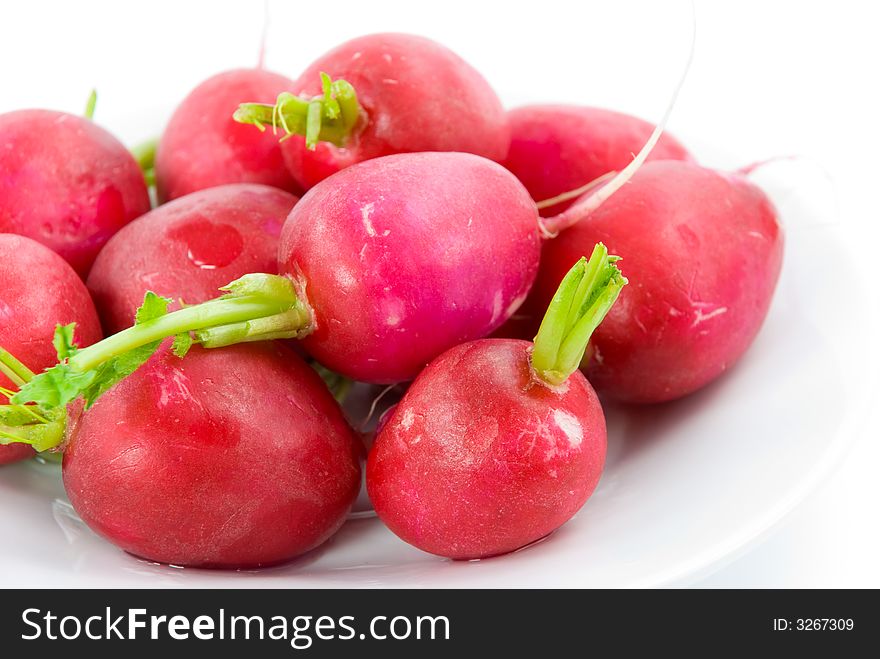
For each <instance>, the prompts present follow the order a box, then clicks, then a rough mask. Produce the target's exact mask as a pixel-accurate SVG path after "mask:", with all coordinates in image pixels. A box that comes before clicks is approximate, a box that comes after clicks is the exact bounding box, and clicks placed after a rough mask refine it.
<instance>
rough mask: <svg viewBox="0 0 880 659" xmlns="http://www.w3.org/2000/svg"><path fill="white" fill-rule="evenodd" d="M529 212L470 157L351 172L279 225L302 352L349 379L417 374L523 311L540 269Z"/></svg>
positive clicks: (429, 157) (282, 267)
mask: <svg viewBox="0 0 880 659" xmlns="http://www.w3.org/2000/svg"><path fill="white" fill-rule="evenodd" d="M537 219H538V215H537V210H536V209H535V205H534V203H533V202H532V201H531V199H530V198H529V196H528V193H527V192H526V190H525V189H524V188H523V187H522V185H521V184H520V183H519V182H518V181H517V180H516V178H514V177H513V176H512V175H511V174H510V173H509V172H507V171H505V170H504V169H503V168H502V167H501V166H499V165H496V164H495V163H493V162H491V161H489V160H486V159H485V158H480V157H478V156H473V155H469V154H462V153H420V154H401V155H396V156H387V157H385V158H379V159H375V160H370V161H367V162H364V163H361V164H359V165H356V166H353V167H349V168H347V169H345V170H343V171H341V172H339V173H338V174H336V175H334V176H333V177H332V178H330V179H327V180H326V181H324V182H322V183H321V184H319V185H318V186H316V187H314V188H313V189H312V190H311V191H310V192H308V193H307V194H306V195H305V196H304V197H303V199H302V201H300V203H299V204H297V205H296V206H295V207H294V209H293V211H292V212H291V214H290V217H289V218H288V219H287V222H286V224H285V225H284V231H283V233H282V238H281V247H280V250H279V271H280V272H281V273H282V274H284V275H287V276H289V277H291V278H293V279H294V280H295V281H298V282H300V284H299V285H300V287H301V290H302V291H303V293H304V299H305V300H306V301H307V303H308V305H309V306H310V307H311V309H312V310H313V314H314V328H313V331H312V332H311V333H310V335H309V336H307V338H306V339H305V340H304V341H303V347H304V348H305V349H306V350H307V351H308V352H309V354H311V355H312V356H313V357H315V358H316V359H317V360H318V361H320V362H321V363H323V364H324V365H326V366H328V367H330V368H331V369H333V370H335V371H338V372H340V373H342V374H344V375H346V376H349V377H352V378H354V379H357V380H364V381H369V382H379V383H390V382H396V381H400V380H407V379H411V378H413V377H415V375H416V374H417V373H418V372H419V371H420V370H421V369H422V367H423V366H424V365H425V364H426V363H427V362H428V361H430V360H431V359H432V358H433V357H435V356H437V355H439V354H440V353H441V352H443V351H444V350H447V349H448V348H451V347H452V346H454V345H457V344H459V343H461V342H463V341H468V340H471V339H476V338H479V337H481V336H485V335H486V334H488V333H489V332H491V331H493V330H494V329H496V328H497V327H499V326H500V325H501V324H502V323H503V322H504V321H505V320H506V319H507V318H508V317H509V316H510V314H511V313H512V312H513V311H514V310H515V309H516V308H517V307H518V306H519V305H520V304H521V303H522V301H523V300H524V299H525V296H526V294H527V293H528V291H529V288H530V287H531V284H532V281H533V278H534V276H535V272H536V270H537V266H538V259H539V249H540V238H539V235H538V226H537Z"/></svg>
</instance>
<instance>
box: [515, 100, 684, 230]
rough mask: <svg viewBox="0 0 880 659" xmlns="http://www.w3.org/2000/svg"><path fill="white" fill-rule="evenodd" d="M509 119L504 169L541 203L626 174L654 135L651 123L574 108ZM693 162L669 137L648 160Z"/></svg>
mask: <svg viewBox="0 0 880 659" xmlns="http://www.w3.org/2000/svg"><path fill="white" fill-rule="evenodd" d="M507 116H508V119H509V121H510V133H511V139H510V151H509V152H508V154H507V158H506V159H505V160H504V163H503V164H504V166H505V167H507V169H509V170H510V171H511V172H513V173H514V174H515V175H516V177H517V178H518V179H519V180H520V181H522V183H523V185H525V186H526V189H527V190H528V191H529V193H530V194H531V195H532V198H533V199H534V200H535V201H537V202H542V201H544V200H547V199H551V198H553V197H556V196H557V195H560V194H563V193H565V192H568V191H569V190H574V189H576V188H579V187H581V186H582V185H584V184H586V183H589V182H590V181H594V180H596V179H599V178H600V177H601V176H603V175H605V174H607V173H608V172H612V171H617V170H621V169H623V168H624V167H626V165H627V164H629V163H630V162H631V161H632V159H633V156H634V155H635V154H636V153H637V152H638V151H639V150H640V149H641V148H642V146H643V145H644V144H645V142H646V141H647V139H648V137H649V136H650V135H651V131H652V130H654V126H653V125H652V124H650V123H648V122H647V121H643V120H641V119H638V118H636V117H633V116H631V115H628V114H623V113H621V112H614V111H613V110H605V109H602V108H593V107H582V106H573V105H530V106H525V107H521V108H516V109H515V110H511V111H510V112H508V114H507ZM692 159H693V158H692V156H691V155H690V154H689V153H688V151H687V150H686V149H685V148H684V147H683V146H682V145H681V144H680V143H679V142H678V141H677V140H676V139H675V138H674V137H672V136H671V135H669V134H668V133H665V134H664V135H662V136H661V137H660V139H659V141H658V142H657V145H656V146H655V147H654V148H653V149H652V151H651V153H650V155H649V156H648V160H692ZM570 205H571V201H566V202H562V203H558V204H554V205H552V206H549V207H548V206H542V207H541V214H542V215H544V216H552V215H555V214H557V213H559V212H561V211H563V210H565V209H566V208H568V207H569V206H570Z"/></svg>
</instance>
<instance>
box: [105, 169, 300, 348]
mask: <svg viewBox="0 0 880 659" xmlns="http://www.w3.org/2000/svg"><path fill="white" fill-rule="evenodd" d="M296 202H297V198H296V197H295V196H293V195H291V194H289V193H287V192H284V191H282V190H278V189H276V188H271V187H269V186H265V185H256V184H237V185H224V186H219V187H215V188H210V189H208V190H202V191H199V192H195V193H193V194H190V195H187V196H185V197H181V198H180V199H176V200H174V201H172V202H169V203H167V204H164V205H162V206H159V207H158V208H156V209H154V210H152V211H150V212H149V213H147V214H146V215H144V216H143V217H142V218H141V219H139V220H138V221H137V222H134V223H132V224H130V225H128V226H127V227H125V228H124V229H123V230H122V231H120V232H119V233H118V234H116V235H115V236H114V237H113V239H112V240H110V242H109V243H107V246H106V247H105V248H104V249H103V251H102V252H101V254H100V255H99V256H98V259H97V260H96V261H95V265H94V267H93V268H92V272H91V273H90V274H89V278H88V287H89V291H90V292H91V294H92V296H93V298H94V300H95V304H96V305H97V307H98V311H99V313H100V315H101V322H102V323H103V325H104V329H105V330H106V331H107V332H108V333H113V332H119V331H121V330H123V329H125V328H126V327H128V326H129V325H131V323H132V321H133V319H134V313H135V310H136V309H137V308H138V307H139V306H140V305H141V302H143V299H144V293H146V291H148V290H152V291H153V292H154V293H157V294H159V295H163V296H166V297H170V298H172V299H173V300H175V301H177V300H179V299H183V300H184V302H186V303H187V304H195V303H198V302H204V301H205V300H208V299H211V298H213V297H216V295H217V289H218V288H220V287H221V286H223V285H224V284H226V283H227V282H229V281H232V280H233V279H237V278H238V277H241V276H242V275H244V274H247V273H249V272H268V273H276V272H277V251H278V237H279V235H280V233H281V227H282V225H283V224H284V221H285V219H286V217H287V215H288V213H290V210H291V209H292V208H293V206H294V204H295V203H296Z"/></svg>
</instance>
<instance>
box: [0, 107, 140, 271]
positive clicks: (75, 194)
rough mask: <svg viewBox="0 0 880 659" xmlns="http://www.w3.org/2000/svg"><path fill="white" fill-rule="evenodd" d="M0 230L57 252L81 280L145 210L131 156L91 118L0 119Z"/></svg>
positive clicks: (36, 113) (42, 113) (24, 114)
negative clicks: (112, 240)
mask: <svg viewBox="0 0 880 659" xmlns="http://www.w3.org/2000/svg"><path fill="white" fill-rule="evenodd" d="M0 199H2V200H3V202H2V204H0V232H4V233H17V234H20V235H24V236H28V237H29V238H32V239H34V240H36V241H38V242H41V243H43V244H44V245H46V246H47V247H49V248H50V249H52V250H54V251H55V252H57V253H58V254H60V255H61V256H62V257H63V258H64V259H65V260H66V261H67V262H68V263H69V264H70V265H71V266H72V267H73V269H74V270H76V272H77V273H78V274H79V275H80V276H81V277H83V278H85V276H86V275H87V274H88V271H89V269H90V268H91V266H92V262H93V261H94V260H95V257H96V256H97V255H98V252H99V251H100V249H101V248H102V247H103V246H104V244H105V243H106V242H107V241H108V240H109V239H110V237H111V236H113V234H115V233H116V232H117V231H119V229H121V228H122V227H123V226H125V225H126V224H128V223H129V222H130V221H131V220H133V219H135V218H136V217H139V216H140V215H143V214H144V213H146V212H147V211H148V210H150V199H149V196H148V194H147V187H146V183H145V182H144V176H143V174H142V172H141V170H140V168H139V167H138V164H137V162H135V160H134V158H133V157H132V155H131V154H130V153H129V152H128V151H127V150H126V148H125V147H124V146H123V145H122V144H121V143H120V142H119V141H118V140H117V139H116V138H115V137H113V136H112V135H111V134H110V133H108V132H107V131H106V130H104V129H103V128H101V127H99V126H97V125H95V124H93V123H92V122H91V121H89V120H88V119H85V118H83V117H77V116H74V115H70V114H65V113H62V112H52V111H50V110H18V111H15V112H9V113H6V114H2V115H0Z"/></svg>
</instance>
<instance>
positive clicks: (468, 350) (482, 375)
mask: <svg viewBox="0 0 880 659" xmlns="http://www.w3.org/2000/svg"><path fill="white" fill-rule="evenodd" d="M613 261H614V259H613V257H612V258H609V257H608V253H607V251H605V250H604V248H603V247H602V246H601V245H599V246H597V247H596V249H595V250H594V252H593V256H592V257H591V259H590V261H589V263H588V264H587V263H585V259H581V260H580V261H579V262H578V263H577V264H576V265H575V266H574V268H572V270H571V272H570V274H569V276H567V277H566V279H565V281H564V282H563V284H562V285H561V286H560V290H559V292H558V293H557V295H556V297H555V298H554V300H553V304H552V305H551V307H550V309H549V310H548V313H547V317H546V319H545V321H544V324H543V325H542V328H541V333H540V334H539V335H538V337H537V339H536V341H535V344H534V346H533V345H532V344H531V343H528V342H526V341H518V340H512V339H482V340H478V341H473V342H471V343H466V344H464V345H460V346H457V347H455V348H452V349H451V350H449V351H447V352H445V353H443V354H442V355H441V356H440V357H438V358H437V359H436V360H434V361H433V362H431V364H429V365H428V367H427V368H426V369H425V370H424V371H423V372H422V373H421V374H420V375H419V376H418V377H417V378H416V380H415V381H414V382H413V384H412V385H411V386H410V388H409V389H408V390H407V392H406V394H405V395H404V397H403V400H401V402H400V403H399V404H398V405H397V407H396V408H395V409H394V411H393V413H392V415H391V418H390V419H389V420H388V421H387V422H386V423H385V424H384V425H383V427H382V429H381V430H380V432H379V434H378V436H377V437H376V441H375V444H374V446H373V449H372V451H371V452H370V455H369V460H368V463H367V488H368V491H369V495H370V499H371V500H372V502H373V506H374V508H375V510H376V512H377V513H378V514H379V517H380V518H381V519H382V520H383V521H384V522H385V523H386V524H387V525H388V526H389V527H390V528H391V530H392V531H394V533H396V534H397V535H398V536H400V537H401V538H402V539H403V540H405V541H406V542H409V543H410V544H412V545H415V546H416V547H418V548H420V549H423V550H424V551H428V552H431V553H434V554H438V555H440V556H446V557H449V558H456V559H474V558H483V557H487V556H495V555H497V554H503V553H506V552H509V551H513V550H515V549H518V548H520V547H523V546H525V545H527V544H529V543H531V542H534V541H536V540H538V539H540V538H542V537H544V536H545V535H547V534H548V533H551V532H552V531H554V530H555V529H557V528H558V527H560V526H561V525H562V524H564V523H565V522H566V521H568V519H570V518H571V517H572V516H573V515H574V514H575V513H576V512H577V511H578V510H579V509H580V508H581V506H583V504H584V502H585V501H586V500H587V498H588V497H589V496H590V494H591V493H592V491H593V490H594V488H595V487H596V484H597V483H598V481H599V477H600V475H601V472H602V467H603V464H604V461H605V446H606V434H605V418H604V415H603V413H602V407H601V405H600V404H599V400H598V398H597V397H596V394H595V392H594V391H593V389H592V387H591V386H590V384H589V382H587V380H586V378H585V377H584V376H583V375H582V374H581V373H580V372H579V371H578V370H577V367H578V364H579V363H580V360H581V358H582V356H583V353H584V349H585V347H586V345H587V341H588V340H589V336H590V333H591V332H592V330H593V329H594V328H595V327H596V325H597V324H598V323H599V322H601V320H602V317H603V316H604V314H605V313H606V312H607V310H608V308H609V307H610V306H611V305H612V304H613V303H614V300H615V298H616V297H617V294H618V293H619V291H620V289H621V287H623V285H624V284H625V283H626V282H625V280H624V279H623V278H622V277H621V276H620V273H619V271H618V270H617V268H616V267H615V266H614V265H613V264H612V263H613Z"/></svg>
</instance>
